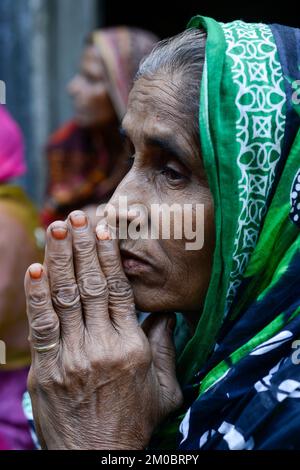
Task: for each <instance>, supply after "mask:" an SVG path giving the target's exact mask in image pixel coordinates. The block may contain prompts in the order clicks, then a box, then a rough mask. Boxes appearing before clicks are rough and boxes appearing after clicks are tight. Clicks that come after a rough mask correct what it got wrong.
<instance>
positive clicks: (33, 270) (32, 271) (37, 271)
mask: <svg viewBox="0 0 300 470" xmlns="http://www.w3.org/2000/svg"><path fill="white" fill-rule="evenodd" d="M42 274H43V266H42V265H41V264H38V263H35V264H32V265H31V266H30V268H29V275H30V277H31V279H33V280H34V281H38V280H39V279H41V277H42Z"/></svg>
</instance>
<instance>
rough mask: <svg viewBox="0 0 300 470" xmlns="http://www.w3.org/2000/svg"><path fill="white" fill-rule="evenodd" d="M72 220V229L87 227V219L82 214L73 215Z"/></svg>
mask: <svg viewBox="0 0 300 470" xmlns="http://www.w3.org/2000/svg"><path fill="white" fill-rule="evenodd" d="M70 219H71V224H72V227H74V228H83V227H86V226H87V218H86V216H85V215H84V214H83V213H82V212H78V213H75V214H72V215H71V217H70Z"/></svg>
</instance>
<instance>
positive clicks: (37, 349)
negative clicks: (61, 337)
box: [33, 343, 58, 352]
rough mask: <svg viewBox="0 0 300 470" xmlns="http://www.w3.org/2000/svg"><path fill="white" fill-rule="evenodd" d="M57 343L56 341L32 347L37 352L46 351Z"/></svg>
mask: <svg viewBox="0 0 300 470" xmlns="http://www.w3.org/2000/svg"><path fill="white" fill-rule="evenodd" d="M57 344H58V343H53V344H49V346H33V349H35V350H36V351H37V352H48V351H51V349H54V348H56V346H57Z"/></svg>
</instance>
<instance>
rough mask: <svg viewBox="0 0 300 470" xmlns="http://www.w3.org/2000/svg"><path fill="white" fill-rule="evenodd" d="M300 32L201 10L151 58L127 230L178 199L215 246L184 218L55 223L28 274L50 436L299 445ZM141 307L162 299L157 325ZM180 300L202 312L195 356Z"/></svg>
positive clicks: (142, 90)
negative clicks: (197, 239) (132, 233)
mask: <svg viewBox="0 0 300 470" xmlns="http://www.w3.org/2000/svg"><path fill="white" fill-rule="evenodd" d="M299 44H300V31H299V30H296V29H291V28H287V27H283V26H278V25H271V26H267V25H263V24H246V23H244V22H242V21H236V22H233V23H229V24H221V23H217V22H215V21H214V20H212V19H209V18H204V17H195V18H194V19H193V20H192V21H191V23H190V27H189V29H188V30H187V31H186V32H185V33H183V34H181V35H180V36H178V37H175V38H173V39H171V40H168V41H165V42H162V43H160V44H159V45H158V46H157V47H156V48H155V49H154V50H153V52H152V53H151V54H150V55H149V57H148V58H146V60H145V61H144V62H143V63H142V64H141V66H140V70H139V73H138V76H137V78H136V81H135V84H134V87H133V90H132V91H131V94H130V99H129V105H128V110H127V114H126V116H125V118H124V120H123V129H124V131H123V133H125V134H126V136H127V139H128V141H129V142H130V144H131V146H132V151H133V153H134V157H133V162H132V163H133V165H132V168H131V170H130V171H129V173H128V174H127V176H126V177H125V178H124V180H123V181H122V183H121V184H120V185H119V187H118V189H117V190H116V192H115V194H114V196H113V197H112V199H111V201H110V202H111V205H112V206H113V207H115V208H116V212H117V223H118V228H119V230H120V227H121V224H123V225H124V223H125V225H126V226H127V225H128V227H130V225H131V224H132V223H135V224H137V220H136V205H140V206H141V205H142V206H143V207H145V208H146V209H147V211H145V214H144V215H143V216H140V217H139V222H138V223H139V224H140V228H141V232H142V227H143V225H146V223H148V222H149V218H150V217H149V214H150V209H151V207H153V205H154V204H166V205H168V206H170V205H172V204H173V203H174V202H175V203H177V205H179V206H181V207H183V208H184V205H186V212H187V213H186V214H185V215H186V216H189V217H191V218H192V221H193V229H194V230H195V228H198V229H199V230H200V229H201V230H204V245H203V247H202V248H201V249H196V250H195V249H194V250H188V249H186V242H187V240H186V238H187V237H186V238H185V237H182V238H181V239H180V238H179V237H176V236H175V230H171V233H170V235H171V236H170V238H169V239H167V238H165V237H162V236H161V237H159V238H155V237H153V238H151V237H150V235H149V236H148V237H145V236H144V235H145V233H144V232H143V236H141V237H140V238H137V239H135V237H132V238H131V239H130V238H127V239H126V237H123V238H121V237H119V242H117V240H116V239H115V236H114V230H113V228H112V227H111V226H110V224H107V225H106V224H105V223H104V222H102V223H101V224H100V225H99V226H98V227H97V229H96V234H94V232H93V231H92V230H91V228H90V224H89V221H88V219H87V218H86V217H85V215H84V214H83V213H82V212H73V213H72V214H71V215H70V216H69V218H68V220H67V221H65V222H57V223H54V224H53V225H51V226H50V228H49V229H48V234H47V254H46V259H45V264H44V266H42V265H38V264H36V265H33V266H31V267H30V268H29V270H28V273H27V275H26V292H27V302H28V316H29V322H30V330H31V334H30V339H31V345H32V357H33V362H32V368H31V372H30V376H29V388H30V393H31V398H32V402H33V412H34V417H35V423H36V428H37V431H38V435H39V438H40V441H41V443H42V446H43V447H45V448H48V449H55V448H58V449H144V448H156V449H167V448H170V449H176V448H177V449H178V448H179V449H181V450H186V449H198V448H201V449H271V448H273V449H274V448H289V449H290V448H299V447H300V436H299V410H300V369H299V365H298V364H299V359H300V357H299V341H298V340H297V339H298V338H299V336H300V318H299V313H300V291H299V288H298V284H299V275H300V237H299V228H300V171H299V162H300V158H299V155H300V153H299V152H300V134H299V122H300V119H299V116H298V115H297V112H296V108H297V105H299V98H298V97H299V90H298V89H297V87H298V86H299V78H300V71H299V65H298V64H299V60H300V57H299V56H297V54H298V53H299ZM121 196H122V197H125V196H127V202H128V210H127V211H124V210H119V199H120V197H121ZM196 205H200V206H201V205H202V206H203V205H204V228H203V227H202V225H201V224H202V222H201V221H200V222H199V220H197V219H196V214H197V211H196ZM174 217H175V215H174ZM151 223H152V219H151V218H150V226H151ZM161 223H162V221H161ZM197 226H198V227H197ZM175 228H176V227H175ZM177 228H178V227H177ZM149 230H150V228H149ZM128 231H129V229H128ZM135 306H136V307H138V308H139V309H141V310H143V311H148V312H152V313H151V315H150V316H149V317H148V318H147V319H146V320H145V322H144V324H143V325H142V327H141V326H139V324H138V322H137V319H136V315H135ZM172 312H182V314H183V316H184V318H186V320H187V322H188V325H189V332H190V334H189V335H188V336H187V338H186V342H185V345H184V349H183V350H182V351H181V352H180V354H179V353H178V350H177V349H176V344H175V349H174V347H173V339H172V332H173V329H174V322H175V317H174V315H173V313H172ZM174 336H175V343H176V336H177V335H176V331H175V335H174Z"/></svg>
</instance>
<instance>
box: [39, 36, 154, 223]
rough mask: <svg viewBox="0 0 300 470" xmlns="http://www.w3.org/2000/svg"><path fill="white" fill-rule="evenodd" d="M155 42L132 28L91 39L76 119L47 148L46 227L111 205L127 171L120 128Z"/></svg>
mask: <svg viewBox="0 0 300 470" xmlns="http://www.w3.org/2000/svg"><path fill="white" fill-rule="evenodd" d="M156 41H157V38H156V37H155V36H154V35H153V34H151V33H149V32H146V31H142V30H139V29H135V28H127V27H114V28H107V29H102V30H100V31H95V32H93V33H92V34H91V35H90V37H89V38H88V40H87V44H86V47H85V49H84V52H83V55H82V59H81V63H80V68H79V72H78V74H77V75H76V76H75V77H74V78H73V80H72V81H71V82H70V84H69V86H68V91H69V93H70V95H71V97H72V99H73V102H74V112H75V115H74V119H73V121H71V122H69V123H67V124H66V125H65V126H64V127H63V128H61V129H59V130H58V131H57V132H56V133H54V135H52V137H50V140H49V143H48V145H47V156H48V164H49V180H48V188H47V198H46V203H45V207H44V210H43V211H42V219H43V222H44V224H45V225H46V226H47V225H49V223H50V222H52V221H54V220H56V219H65V218H66V216H67V215H68V213H69V212H70V210H73V209H81V208H85V207H86V206H90V211H88V209H87V211H88V212H89V213H90V215H91V216H92V217H93V216H94V213H95V212H94V213H93V206H95V205H96V204H97V205H98V204H101V203H102V202H107V201H108V200H109V198H110V196H111V195H112V194H113V192H114V190H115V189H116V187H117V186H118V184H119V182H120V181H121V180H122V178H123V177H124V175H125V174H126V172H127V171H128V163H127V161H126V149H124V145H123V141H122V138H121V135H120V133H119V126H120V122H121V120H122V118H123V116H124V114H125V110H126V105H127V100H128V95H129V91H130V89H131V86H132V84H133V78H134V76H135V73H136V72H137V69H138V65H139V62H140V61H141V59H142V58H143V57H144V56H145V55H147V54H148V53H149V52H150V51H151V49H152V48H153V46H154V44H155V43H156ZM128 156H129V155H128Z"/></svg>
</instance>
